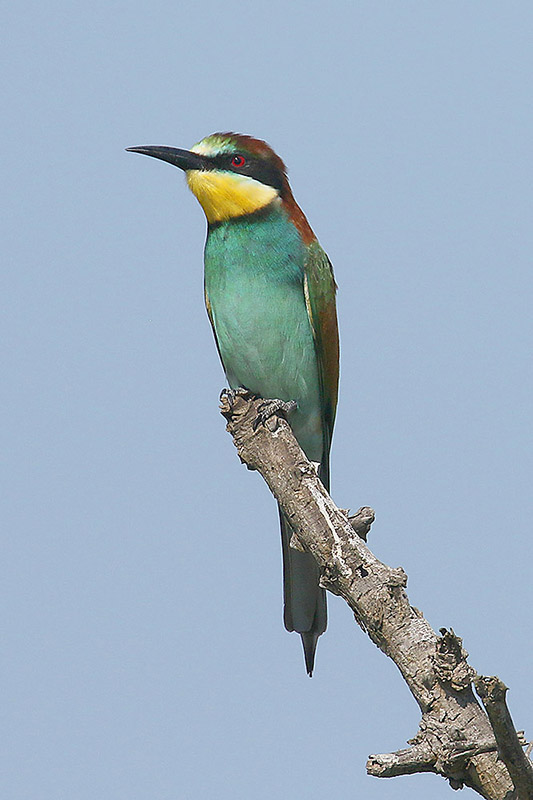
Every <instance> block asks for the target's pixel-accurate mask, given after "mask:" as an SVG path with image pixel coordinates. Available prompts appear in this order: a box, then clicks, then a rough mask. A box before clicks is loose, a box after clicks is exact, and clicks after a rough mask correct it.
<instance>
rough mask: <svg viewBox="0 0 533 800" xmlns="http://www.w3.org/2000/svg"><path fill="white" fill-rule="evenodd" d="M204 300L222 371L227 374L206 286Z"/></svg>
mask: <svg viewBox="0 0 533 800" xmlns="http://www.w3.org/2000/svg"><path fill="white" fill-rule="evenodd" d="M204 299H205V308H206V311H207V316H208V317H209V322H210V323H211V329H212V331H213V336H214V337H215V344H216V346H217V353H218V357H219V358H220V363H221V364H222V369H223V370H224V372H226V367H225V365H224V362H223V361H222V354H221V352H220V347H219V345H218V339H217V332H216V330H215V321H214V319H213V311H212V310H211V302H210V300H209V295H208V294H207V289H206V288H205V286H204Z"/></svg>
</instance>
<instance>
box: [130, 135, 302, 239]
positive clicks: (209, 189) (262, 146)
mask: <svg viewBox="0 0 533 800" xmlns="http://www.w3.org/2000/svg"><path fill="white" fill-rule="evenodd" d="M127 149H128V150H129V151H131V152H134V153H142V154H143V155H147V156H153V157H154V158H159V159H161V160H163V161H168V162H169V164H174V166H176V167H179V168H180V169H182V170H184V172H185V175H186V178H187V183H188V185H189V188H190V190H191V191H192V192H193V194H194V195H195V196H196V197H197V199H198V201H199V202H200V205H201V206H202V208H203V210H204V212H205V215H206V217H207V220H208V222H209V224H210V225H213V224H217V223H219V222H225V221H226V220H229V219H232V218H234V217H242V216H244V215H246V214H253V213H254V212H256V211H259V210H260V209H262V208H266V206H269V205H270V204H271V203H274V202H280V203H281V204H282V205H283V206H284V207H285V210H286V212H287V214H288V216H289V218H290V219H291V221H292V222H293V223H294V225H295V226H296V227H297V228H298V230H299V232H300V234H301V236H302V238H303V239H304V241H306V242H310V241H312V240H313V239H314V233H313V231H312V230H311V228H310V227H309V223H308V222H307V220H306V218H305V216H304V214H303V212H302V211H301V209H300V208H299V206H298V205H297V204H296V201H295V200H294V197H293V195H292V192H291V188H290V186H289V181H288V178H287V170H286V167H285V164H284V163H283V161H282V160H281V158H280V157H279V156H278V155H276V153H275V152H274V151H273V150H272V148H271V147H270V146H269V145H268V144H267V143H266V142H263V141H262V140H261V139H254V138H253V137H252V136H246V135H244V134H241V133H213V134H211V135H210V136H206V137H205V139H202V140H201V141H200V142H198V144H195V145H194V147H191V149H190V150H180V149H178V148H176V147H160V146H153V145H146V146H144V147H128V148H127Z"/></svg>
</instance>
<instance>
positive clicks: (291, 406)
mask: <svg viewBox="0 0 533 800" xmlns="http://www.w3.org/2000/svg"><path fill="white" fill-rule="evenodd" d="M297 407H298V403H297V402H296V400H289V401H288V402H285V400H265V401H264V403H261V405H260V406H259V408H258V410H257V417H256V418H255V420H254V423H253V426H252V427H253V429H254V431H256V430H257V429H258V427H259V426H260V425H264V424H265V423H266V421H267V420H268V419H270V418H271V417H274V416H276V414H279V415H282V416H284V417H287V415H288V414H290V413H291V411H294V410H295V408H297Z"/></svg>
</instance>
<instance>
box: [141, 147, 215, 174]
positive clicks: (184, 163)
mask: <svg viewBox="0 0 533 800" xmlns="http://www.w3.org/2000/svg"><path fill="white" fill-rule="evenodd" d="M126 150H127V151H128V153H141V154H142V155H143V156H153V158H160V159H161V161H168V163H169V164H173V165H174V166H175V167H179V168H180V169H183V170H188V169H206V167H207V163H206V162H207V159H206V158H205V157H204V156H200V155H198V153H191V151H190V150H179V149H178V148H177V147H160V146H159V145H151V144H147V145H143V146H142V147H126Z"/></svg>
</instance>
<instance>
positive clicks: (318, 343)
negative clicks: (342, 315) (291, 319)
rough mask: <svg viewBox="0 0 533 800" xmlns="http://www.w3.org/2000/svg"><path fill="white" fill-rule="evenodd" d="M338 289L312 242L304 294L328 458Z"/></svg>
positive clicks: (336, 365)
mask: <svg viewBox="0 0 533 800" xmlns="http://www.w3.org/2000/svg"><path fill="white" fill-rule="evenodd" d="M336 289H337V286H336V284H335V278H334V277H333V268H332V266H331V262H330V260H329V258H328V257H327V255H326V254H325V252H324V251H323V250H322V248H321V247H320V245H319V244H318V242H316V241H314V242H311V244H310V245H309V246H308V255H307V259H306V262H305V275H304V292H305V303H306V306H307V313H308V315H309V320H310V322H311V328H312V330H313V337H314V340H315V350H316V354H317V362H318V373H319V378H320V394H321V399H322V414H323V422H324V439H325V441H324V444H325V453H326V454H329V446H330V443H331V436H332V433H333V424H334V422H335V411H336V408H337V393H338V385H339V331H338V327H337V311H336V307H335V292H336Z"/></svg>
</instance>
